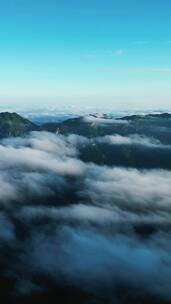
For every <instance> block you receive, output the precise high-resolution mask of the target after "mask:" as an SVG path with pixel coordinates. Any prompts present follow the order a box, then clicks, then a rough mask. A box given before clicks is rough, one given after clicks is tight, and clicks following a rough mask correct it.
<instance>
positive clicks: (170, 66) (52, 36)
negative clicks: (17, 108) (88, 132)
mask: <svg viewBox="0 0 171 304" xmlns="http://www.w3.org/2000/svg"><path fill="white" fill-rule="evenodd" d="M170 55H171V1H170V0H150V1H149V0H141V1H138V0H118V1H116V0H105V1H104V0H103V1H102V0H86V1H85V0H82V1H81V0H48V1H47V0H29V1H25V0H0V105H2V104H3V105H8V104H10V105H22V106H25V105H28V104H29V105H32V106H40V105H41V106H43V105H47V106H48V105H57V106H61V105H79V106H85V105H92V106H104V105H105V106H106V105H108V106H110V105H112V106H116V107H119V108H140V107H144V108H145V107H150V108H162V107H163V108H169V107H170V108H171V56H170Z"/></svg>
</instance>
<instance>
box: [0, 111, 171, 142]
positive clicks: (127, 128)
mask: <svg viewBox="0 0 171 304" xmlns="http://www.w3.org/2000/svg"><path fill="white" fill-rule="evenodd" d="M30 131H49V132H53V133H60V134H63V135H68V134H77V135H82V136H86V137H88V138H93V137H99V136H105V135H113V134H119V135H122V136H128V135H131V134H140V135H144V136H151V137H154V138H156V139H159V140H160V141H161V142H163V143H165V144H166V143H168V144H171V132H170V131H171V114H169V113H163V114H148V115H144V116H143V115H132V116H125V117H122V118H120V119H113V118H110V117H109V116H108V115H106V114H104V115H102V116H96V115H88V116H82V117H77V118H70V119H67V120H65V121H62V122H56V123H54V122H52V123H45V124H42V125H41V126H39V125H37V124H35V123H33V122H31V121H30V120H28V119H25V118H23V117H21V116H20V115H18V114H17V113H8V112H4V113H0V138H3V137H11V136H21V135H23V134H26V133H28V132H30Z"/></svg>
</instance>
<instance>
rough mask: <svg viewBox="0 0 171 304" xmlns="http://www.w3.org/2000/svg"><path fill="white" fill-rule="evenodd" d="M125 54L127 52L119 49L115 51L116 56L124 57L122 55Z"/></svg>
mask: <svg viewBox="0 0 171 304" xmlns="http://www.w3.org/2000/svg"><path fill="white" fill-rule="evenodd" d="M124 53H125V50H123V49H118V50H116V51H115V55H116V56H122V55H124Z"/></svg>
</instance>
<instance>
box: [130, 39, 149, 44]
mask: <svg viewBox="0 0 171 304" xmlns="http://www.w3.org/2000/svg"><path fill="white" fill-rule="evenodd" d="M148 43H149V41H146V40H138V41H134V42H133V44H134V45H146V44H148Z"/></svg>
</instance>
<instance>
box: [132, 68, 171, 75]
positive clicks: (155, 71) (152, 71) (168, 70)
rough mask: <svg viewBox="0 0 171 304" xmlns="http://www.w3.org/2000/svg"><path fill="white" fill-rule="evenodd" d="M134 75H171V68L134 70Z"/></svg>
mask: <svg viewBox="0 0 171 304" xmlns="http://www.w3.org/2000/svg"><path fill="white" fill-rule="evenodd" d="M130 72H133V73H166V74H167V73H171V67H165V68H160V67H159V68H133V69H130Z"/></svg>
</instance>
